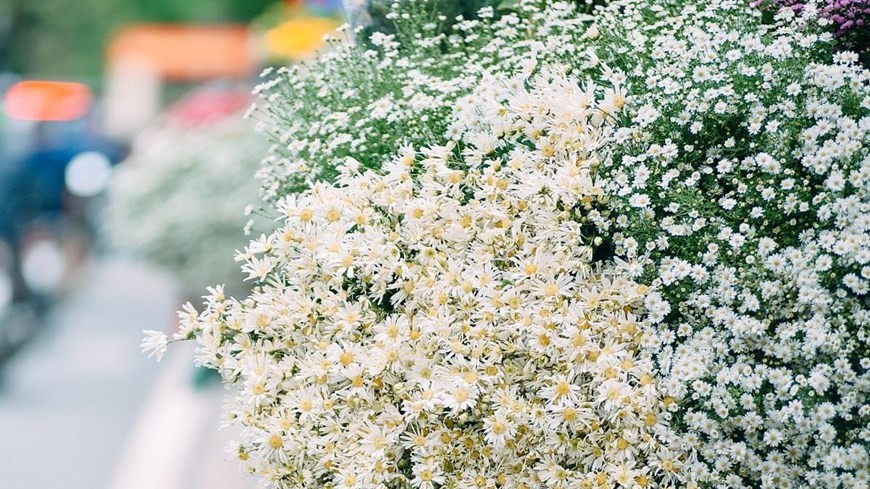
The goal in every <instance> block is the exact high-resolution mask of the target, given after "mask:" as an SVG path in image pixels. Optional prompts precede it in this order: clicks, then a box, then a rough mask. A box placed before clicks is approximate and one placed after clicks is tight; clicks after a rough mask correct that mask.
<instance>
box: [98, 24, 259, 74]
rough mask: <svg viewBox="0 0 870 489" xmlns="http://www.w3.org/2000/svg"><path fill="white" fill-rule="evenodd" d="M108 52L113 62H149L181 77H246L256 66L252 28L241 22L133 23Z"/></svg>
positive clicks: (152, 65) (116, 37)
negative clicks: (211, 23) (217, 23)
mask: <svg viewBox="0 0 870 489" xmlns="http://www.w3.org/2000/svg"><path fill="white" fill-rule="evenodd" d="M107 55H108V58H109V62H110V63H116V62H117V63H137V64H142V65H146V66H147V67H149V68H151V69H153V70H154V71H155V73H156V74H157V75H158V76H160V77H162V78H166V79H170V80H179V81H191V80H204V79H209V78H225V77H230V78H244V77H247V76H249V75H250V74H251V72H252V71H253V70H254V68H255V63H254V59H253V57H252V55H251V53H250V49H249V31H248V29H247V27H245V26H240V25H223V26H194V25H167V24H144V25H134V26H131V27H127V28H125V29H123V30H121V31H120V32H118V33H117V34H116V35H115V36H114V37H113V38H112V40H111V42H110V44H109V49H108V53H107Z"/></svg>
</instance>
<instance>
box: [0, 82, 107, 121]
mask: <svg viewBox="0 0 870 489" xmlns="http://www.w3.org/2000/svg"><path fill="white" fill-rule="evenodd" d="M91 99H92V97H91V90H90V89H89V88H88V87H87V86H86V85H83V84H81V83H71V82H56V81H37V80H32V81H22V82H18V83H16V84H15V85H12V87H10V88H9V90H7V91H6V96H5V98H4V106H5V110H6V115H8V116H9V117H13V118H15V119H26V120H34V121H70V120H74V119H78V118H79V117H81V116H83V115H85V114H86V113H87V111H88V108H89V107H90V105H91Z"/></svg>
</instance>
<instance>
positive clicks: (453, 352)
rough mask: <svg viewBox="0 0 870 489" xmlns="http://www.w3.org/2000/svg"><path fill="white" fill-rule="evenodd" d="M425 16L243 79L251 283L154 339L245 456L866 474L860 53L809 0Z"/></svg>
mask: <svg viewBox="0 0 870 489" xmlns="http://www.w3.org/2000/svg"><path fill="white" fill-rule="evenodd" d="M425 3H426V2H423V1H422V0H417V1H413V2H410V6H409V5H408V4H407V3H401V4H397V5H395V6H394V7H393V8H394V11H393V13H392V14H391V15H390V16H391V18H395V20H396V25H397V32H398V33H397V34H396V35H387V34H382V33H378V34H375V35H373V36H372V38H371V40H370V44H369V45H368V47H366V45H365V44H362V43H360V44H356V45H344V44H342V43H341V42H338V41H334V45H333V48H334V49H333V50H332V51H330V52H328V53H326V54H324V55H323V56H322V57H321V58H320V59H319V60H318V61H317V62H316V63H314V64H313V65H311V66H308V67H306V68H305V69H301V68H300V69H294V70H279V72H277V73H276V74H275V75H274V78H272V79H271V80H270V81H267V82H266V83H265V84H264V85H262V86H260V87H258V89H257V92H258V93H260V94H261V95H262V97H263V99H264V101H263V103H262V107H261V108H260V109H258V110H259V112H255V114H259V116H258V117H261V118H262V119H263V122H262V127H263V129H264V130H265V132H267V133H268V134H269V135H270V136H271V137H272V138H273V142H274V146H273V148H272V151H271V154H270V156H269V157H268V158H267V159H266V162H265V166H264V167H263V170H262V171H261V176H262V177H263V178H264V197H265V198H266V199H267V200H268V201H271V202H273V203H274V206H275V209H276V211H277V212H278V213H279V214H280V217H279V218H278V219H276V222H275V226H274V230H273V231H272V232H271V233H270V234H267V235H263V236H261V237H260V238H258V239H256V240H254V241H252V242H251V243H250V245H249V246H248V248H247V249H245V250H243V251H241V252H240V253H239V254H238V256H237V260H238V261H240V262H241V264H242V269H243V270H244V271H245V273H246V274H247V275H248V277H249V280H250V281H251V282H252V283H253V284H254V288H253V292H252V293H251V294H249V295H248V296H247V297H243V298H238V299H235V298H230V297H227V296H225V294H224V292H223V290H222V289H220V288H216V289H211V292H210V294H209V296H208V297H207V299H206V303H205V304H204V307H203V309H202V310H201V311H197V310H195V309H194V308H193V307H192V306H189V305H188V306H187V307H186V308H185V311H184V312H182V313H181V315H182V328H181V331H180V332H179V333H177V334H176V335H174V337H173V340H181V339H196V341H198V343H199V351H198V353H197V362H198V363H200V364H204V365H208V366H210V367H212V368H215V369H218V370H219V371H220V372H221V373H222V375H223V378H224V380H225V382H226V383H227V384H230V385H233V386H234V387H235V389H236V391H235V395H234V399H232V401H230V402H229V403H228V405H227V406H226V407H227V417H228V421H229V422H231V423H237V424H240V425H241V426H242V427H243V428H244V436H243V438H242V439H241V440H240V441H239V442H238V443H237V444H236V445H234V447H233V449H232V451H233V453H234V454H235V455H236V456H237V457H238V459H239V461H240V463H241V465H242V467H243V468H244V469H245V470H246V471H247V472H249V473H251V474H253V475H254V476H255V477H256V478H257V479H259V480H260V481H262V482H263V483H264V484H265V485H266V486H267V487H274V488H302V487H305V488H328V489H350V488H420V489H434V488H450V489H453V488H457V489H459V488H462V489H465V488H469V489H470V488H487V489H489V488H510V489H534V488H553V489H562V488H565V489H569V488H582V489H593V488H631V489H637V488H641V489H643V488H676V487H685V488H733V489H737V488H802V487H826V488H830V489H834V488H844V489H845V488H866V487H868V484H870V454H868V446H870V403H868V399H870V374H868V367H870V356H868V353H870V348H868V333H870V300H868V289H870V136H868V129H870V85H868V81H870V72H868V71H867V70H866V69H864V68H862V67H861V65H859V64H858V63H857V57H856V56H855V55H853V54H851V53H847V52H837V51H836V50H835V44H834V40H833V38H832V36H831V34H830V33H829V32H827V31H826V30H825V29H826V25H825V23H824V22H819V21H817V19H815V18H814V17H813V15H815V10H813V9H807V10H806V11H804V12H802V13H796V12H795V11H793V10H791V9H784V10H782V11H780V12H779V13H777V14H776V15H775V16H773V18H771V16H769V15H766V14H765V13H764V12H762V11H761V10H760V9H758V8H757V7H756V6H752V5H750V4H749V3H744V2H736V1H730V0H714V1H700V0H682V1H668V2H645V1H640V0H617V1H614V2H610V3H609V4H608V5H607V6H606V7H603V8H598V9H595V10H594V11H593V14H594V15H592V16H590V15H588V14H587V10H586V9H583V8H580V7H577V6H575V4H573V3H568V2H536V1H531V0H530V1H523V2H520V3H519V5H517V6H515V7H514V8H513V9H509V10H495V9H492V8H486V9H484V10H482V11H481V13H480V15H479V18H478V19H476V20H461V21H457V22H456V23H455V25H454V27H453V29H454V30H452V31H450V30H447V31H445V30H439V28H438V27H437V25H438V24H437V23H435V24H430V23H429V22H428V21H426V22H423V20H426V18H425V15H424V14H421V13H420V12H421V10H425V9H420V6H421V5H425ZM421 16H422V17H421ZM442 20H443V19H442ZM325 75H331V76H332V78H330V79H328V80H327V79H326V78H328V77H326V76H325ZM270 76H272V75H270ZM363 83H365V84H367V85H361V84H363ZM363 99H365V103H363V102H361V100H363ZM149 346H151V349H152V350H154V349H158V348H157V347H159V346H160V344H158V342H157V340H150V341H149Z"/></svg>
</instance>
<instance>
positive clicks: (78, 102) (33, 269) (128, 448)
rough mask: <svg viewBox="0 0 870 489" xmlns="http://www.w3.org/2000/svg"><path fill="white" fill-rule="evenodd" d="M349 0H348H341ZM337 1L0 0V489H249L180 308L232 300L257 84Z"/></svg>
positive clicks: (329, 17) (301, 44) (302, 46)
mask: <svg viewBox="0 0 870 489" xmlns="http://www.w3.org/2000/svg"><path fill="white" fill-rule="evenodd" d="M350 3H359V2H350ZM341 7H342V6H341V1H340V0H283V1H282V0H244V1H239V0H161V1H159V2H158V1H154V0H85V1H83V2H81V1H80V2H71V1H69V0H0V487H3V488H9V489H18V488H51V489H94V488H109V489H130V488H143V489H144V488H152V489H176V488H177V489H182V488H185V489H199V488H211V489H242V488H247V487H254V485H253V484H252V483H251V482H250V481H247V480H246V479H245V478H244V477H243V476H241V475H240V474H238V472H237V471H236V467H235V464H234V462H232V461H229V460H228V458H227V457H226V456H225V455H224V452H223V447H224V446H225V445H226V443H227V441H228V440H229V439H231V438H232V437H233V433H232V431H231V430H223V431H219V430H218V426H219V424H220V404H221V401H222V398H223V396H224V395H226V393H225V392H224V391H223V389H222V387H221V386H220V384H219V382H218V381H217V380H216V379H214V378H212V377H211V376H210V375H208V374H207V373H204V372H200V371H197V370H196V369H194V368H193V367H192V362H191V352H190V350H189V349H186V348H185V347H181V348H173V349H171V350H170V352H169V353H168V354H167V355H166V357H165V358H164V360H163V362H162V363H160V364H157V363H154V362H153V361H149V360H147V359H145V358H144V357H143V356H142V355H141V354H140V353H139V346H138V345H139V342H140V341H141V337H142V330H143V329H156V330H162V331H166V332H171V331H172V330H173V328H175V325H176V314H175V311H176V310H177V309H178V308H179V307H180V305H181V304H182V303H183V302H185V301H187V300H191V301H192V302H194V303H196V302H198V297H199V296H200V295H202V294H203V293H204V292H205V287H206V286H207V285H212V284H218V283H225V284H227V287H228V288H229V289H230V290H231V291H234V292H235V293H244V291H245V285H244V283H243V282H242V280H241V278H242V277H241V274H240V273H239V272H238V270H237V267H236V265H235V263H234V262H233V250H235V249H238V248H240V247H241V246H243V245H244V244H245V242H246V240H247V238H246V236H245V235H244V234H243V232H242V229H243V228H244V227H245V226H246V223H247V224H248V225H249V226H251V225H253V226H254V228H255V229H256V227H257V222H256V221H254V222H252V223H249V221H250V219H251V218H252V216H248V215H245V213H244V208H245V206H246V204H248V203H251V204H255V205H256V200H257V184H256V182H255V180H254V173H255V172H256V168H257V165H258V163H259V161H260V159H261V158H262V157H263V156H265V152H266V148H267V145H266V144H267V143H266V142H265V141H264V140H262V137H261V136H259V135H257V134H256V133H255V132H254V131H253V129H252V127H251V124H250V121H248V120H245V119H243V114H244V113H245V112H246V110H247V109H248V108H249V107H250V105H251V103H252V102H253V100H252V99H251V98H250V95H249V93H250V91H251V88H252V87H253V85H254V84H255V83H257V81H258V75H259V73H260V72H261V71H262V70H263V69H264V68H266V67H269V66H281V65H286V64H289V63H295V62H299V61H301V60H305V59H306V58H308V57H310V56H311V55H312V53H313V52H314V51H315V50H316V49H317V48H318V47H319V46H320V43H321V41H322V37H323V35H324V34H326V33H328V32H330V31H331V30H332V29H334V28H335V27H337V26H338V25H339V24H341V23H342V22H343V20H342V8H341Z"/></svg>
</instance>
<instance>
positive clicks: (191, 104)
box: [169, 88, 251, 124]
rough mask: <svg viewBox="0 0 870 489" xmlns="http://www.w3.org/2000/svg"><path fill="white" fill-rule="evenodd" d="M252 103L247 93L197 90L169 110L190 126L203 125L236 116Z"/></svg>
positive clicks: (171, 115) (173, 116) (177, 118)
mask: <svg viewBox="0 0 870 489" xmlns="http://www.w3.org/2000/svg"><path fill="white" fill-rule="evenodd" d="M250 103H251V95H250V94H249V93H248V92H247V91H239V90H224V89H208V88H206V89H200V90H195V91H193V92H191V93H190V94H188V95H187V96H185V97H184V98H183V99H181V100H180V101H179V102H177V103H176V104H175V105H173V106H172V108H170V109H169V116H170V117H172V118H174V119H176V120H178V121H180V122H184V123H188V124H201V123H205V122H210V121H214V120H219V119H223V118H224V117H230V116H236V115H237V114H238V113H239V112H241V111H242V110H243V109H245V108H246V107H247V106H248V105H249V104H250Z"/></svg>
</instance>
